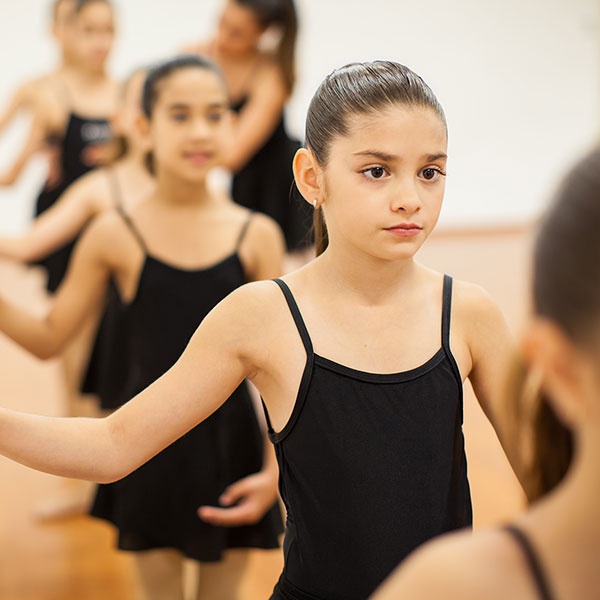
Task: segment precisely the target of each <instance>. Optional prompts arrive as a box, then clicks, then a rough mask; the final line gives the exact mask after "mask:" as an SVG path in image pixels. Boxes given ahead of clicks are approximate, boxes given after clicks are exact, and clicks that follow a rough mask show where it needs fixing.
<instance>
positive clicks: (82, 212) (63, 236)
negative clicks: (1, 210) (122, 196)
mask: <svg viewBox="0 0 600 600" xmlns="http://www.w3.org/2000/svg"><path fill="white" fill-rule="evenodd" d="M106 187H107V183H106V177H105V173H104V171H99V172H96V171H94V172H92V173H88V174H86V175H84V176H83V177H81V178H79V179H78V180H77V181H76V182H75V183H73V184H72V185H70V186H69V187H68V188H67V190H66V191H65V192H64V194H62V196H61V197H60V198H59V200H58V201H57V202H55V203H54V204H53V205H52V206H51V207H50V208H49V209H48V210H46V211H44V212H43V213H42V214H41V215H40V216H39V217H37V218H36V219H35V221H34V222H33V223H32V225H31V226H30V227H29V229H28V230H27V231H25V232H24V233H22V234H20V235H16V236H10V237H9V236H0V256H3V257H5V258H11V259H13V260H17V261H20V262H31V261H35V260H40V259H41V258H44V257H46V256H48V254H50V253H51V252H53V251H55V250H57V249H59V248H61V247H62V246H64V245H66V244H67V243H69V242H70V241H72V240H73V239H74V238H75V237H76V236H77V234H78V233H80V232H81V230H82V229H83V228H84V226H85V225H86V224H87V223H88V222H89V221H90V220H91V219H92V218H93V217H95V216H96V215H97V214H99V213H100V212H101V211H102V210H103V209H105V208H107V207H108V206H109V205H110V203H109V202H108V201H107V196H108V195H109V193H110V192H109V191H108V190H106V189H105V188H106Z"/></svg>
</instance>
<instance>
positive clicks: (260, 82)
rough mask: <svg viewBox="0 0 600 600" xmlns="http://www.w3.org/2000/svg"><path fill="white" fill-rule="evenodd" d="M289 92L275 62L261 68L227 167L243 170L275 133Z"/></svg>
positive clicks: (238, 123) (241, 116) (238, 124)
mask: <svg viewBox="0 0 600 600" xmlns="http://www.w3.org/2000/svg"><path fill="white" fill-rule="evenodd" d="M287 96H288V94H287V91H286V89H285V85H284V83H283V79H282V76H281V73H280V71H279V69H278V68H277V67H276V66H275V65H266V66H264V67H262V68H261V70H260V73H259V74H258V75H257V80H256V82H255V83H254V85H253V86H252V90H251V92H250V96H249V98H248V101H247V103H246V104H245V105H244V108H243V109H242V111H241V113H240V115H239V117H238V118H237V120H236V123H235V127H234V135H233V142H232V144H231V149H230V152H229V154H228V156H227V160H226V162H225V166H226V167H227V168H228V169H230V170H232V171H234V172H235V171H239V170H240V169H241V168H242V167H243V166H244V165H245V164H246V163H247V162H248V161H249V160H250V159H251V158H252V156H254V154H255V153H256V152H257V151H258V150H259V149H260V148H261V146H262V145H263V144H264V143H265V142H266V141H267V139H269V136H270V135H271V134H272V133H273V131H274V129H275V127H276V126H277V123H278V122H279V119H280V118H281V114H282V112H283V109H284V106H285V102H286V100H287Z"/></svg>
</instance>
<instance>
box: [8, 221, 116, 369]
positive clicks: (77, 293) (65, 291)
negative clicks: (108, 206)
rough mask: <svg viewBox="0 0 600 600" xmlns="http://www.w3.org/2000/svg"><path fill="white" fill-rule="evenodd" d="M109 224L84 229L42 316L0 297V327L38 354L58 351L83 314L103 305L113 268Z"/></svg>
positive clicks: (67, 339)
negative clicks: (48, 309) (50, 305)
mask: <svg viewBox="0 0 600 600" xmlns="http://www.w3.org/2000/svg"><path fill="white" fill-rule="evenodd" d="M111 225H112V224H111V223H108V222H106V221H104V222H97V223H94V224H93V225H92V226H91V227H90V228H89V229H88V230H87V231H86V232H85V234H84V236H83V237H82V239H81V240H80V242H79V243H78V244H77V246H76V248H75V251H74V253H73V257H72V258H71V262H70V264H69V269H68V271H67V276H66V278H65V281H64V282H63V284H62V285H61V287H60V289H59V290H58V292H57V293H56V296H55V299H54V302H53V304H52V307H51V309H50V312H49V314H48V315H47V316H46V317H45V318H38V317H35V316H33V315H31V314H30V313H29V312H27V311H25V310H23V309H21V308H19V307H18V306H16V305H14V304H11V303H9V302H7V301H6V300H4V299H1V298H0V331H2V332H3V333H5V334H6V335H7V336H8V337H10V338H11V339H12V340H14V341H15V342H16V343H17V344H19V345H21V346H22V347H23V348H25V349H26V350H28V351H29V352H31V353H32V354H34V355H36V356H38V357H40V358H49V357H51V356H55V355H56V354H58V353H59V352H60V351H61V350H62V348H63V347H64V346H65V344H66V343H67V342H68V341H69V340H70V339H71V337H72V336H73V335H74V334H75V333H76V332H77V329H78V327H79V326H80V325H81V323H82V322H83V321H84V320H85V318H86V316H87V315H88V314H89V313H90V312H98V311H100V309H101V307H102V305H103V302H104V297H105V293H106V288H107V283H108V278H109V275H110V273H111V270H112V269H113V266H112V264H111V261H110V252H111V251H114V252H117V249H116V242H115V241H114V239H113V235H112V234H113V231H114V229H113V227H111ZM107 249H108V250H107Z"/></svg>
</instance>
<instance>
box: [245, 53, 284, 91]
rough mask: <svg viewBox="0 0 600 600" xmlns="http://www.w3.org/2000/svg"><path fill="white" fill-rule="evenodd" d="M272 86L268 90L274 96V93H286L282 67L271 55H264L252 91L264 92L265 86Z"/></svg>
mask: <svg viewBox="0 0 600 600" xmlns="http://www.w3.org/2000/svg"><path fill="white" fill-rule="evenodd" d="M265 85H266V86H270V87H268V88H267V89H268V90H269V92H270V93H271V94H272V93H274V92H282V93H283V92H285V90H286V86H285V78H284V76H283V73H282V72H281V67H280V66H279V65H278V64H277V62H276V61H275V59H274V58H273V57H272V56H271V55H270V54H266V53H265V54H263V55H262V56H261V59H260V66H259V68H258V70H257V72H256V75H255V77H254V81H253V85H252V89H253V90H257V91H258V90H264V86H265Z"/></svg>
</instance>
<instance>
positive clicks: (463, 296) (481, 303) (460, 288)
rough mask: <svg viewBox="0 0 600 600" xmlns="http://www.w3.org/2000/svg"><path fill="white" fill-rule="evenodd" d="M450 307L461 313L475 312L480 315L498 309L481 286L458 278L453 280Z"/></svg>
mask: <svg viewBox="0 0 600 600" xmlns="http://www.w3.org/2000/svg"><path fill="white" fill-rule="evenodd" d="M452 308H453V310H455V311H459V312H461V313H462V312H466V313H469V314H473V313H474V312H475V313H481V314H482V315H485V314H486V313H488V312H496V311H499V310H500V308H499V307H498V304H497V302H496V301H495V300H494V299H493V298H492V296H491V294H490V293H489V292H488V291H487V290H485V289H484V288H483V287H482V286H480V285H478V284H476V283H472V282H470V281H464V280H460V279H455V280H454V281H453V285H452Z"/></svg>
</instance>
